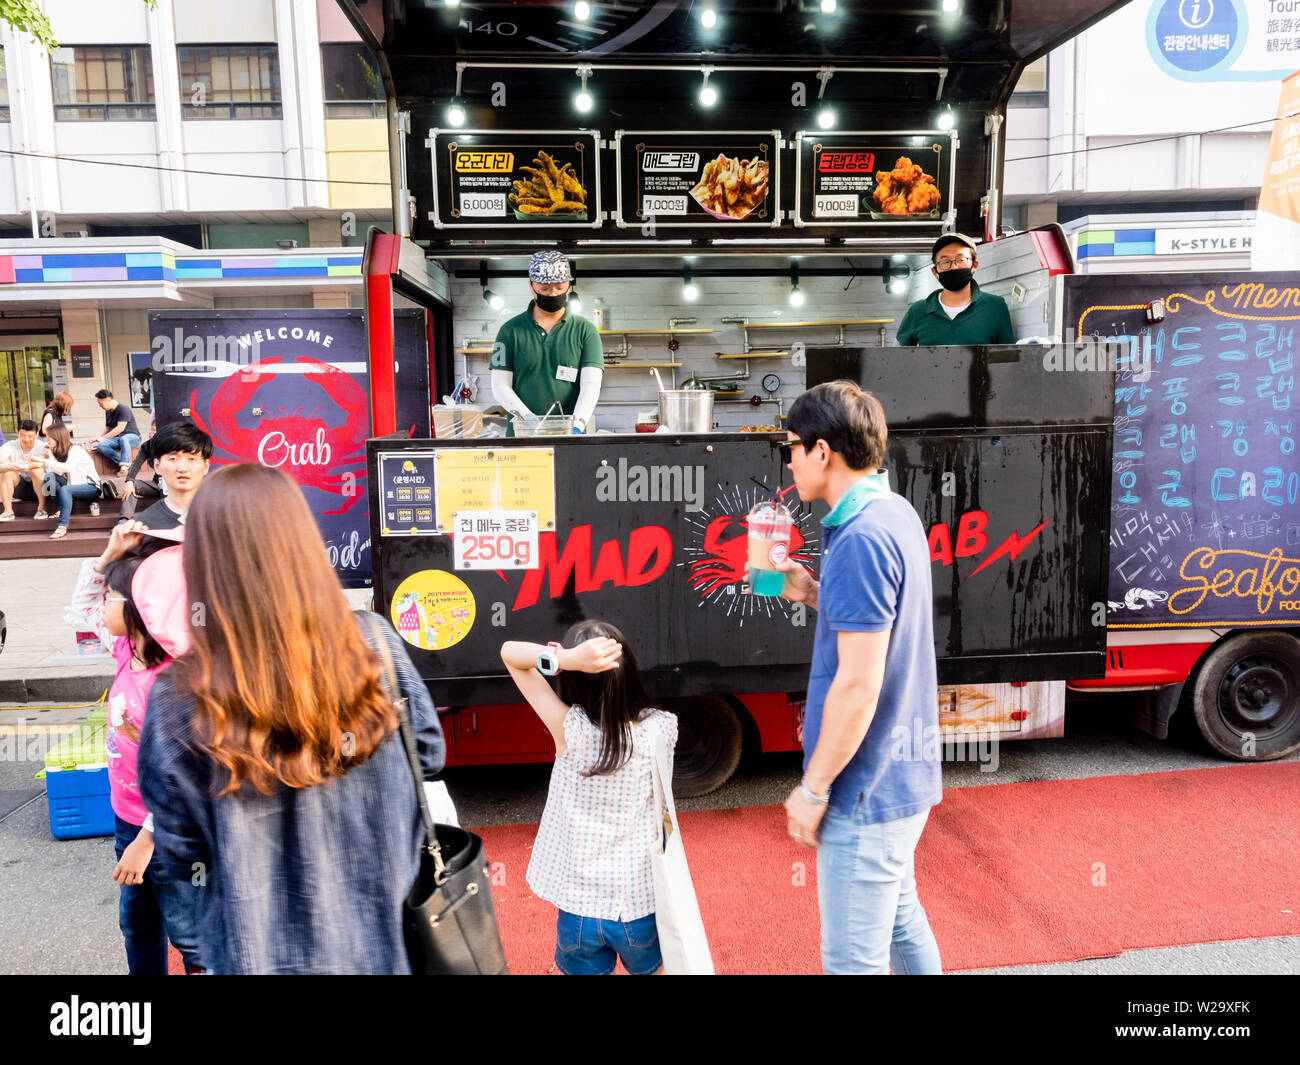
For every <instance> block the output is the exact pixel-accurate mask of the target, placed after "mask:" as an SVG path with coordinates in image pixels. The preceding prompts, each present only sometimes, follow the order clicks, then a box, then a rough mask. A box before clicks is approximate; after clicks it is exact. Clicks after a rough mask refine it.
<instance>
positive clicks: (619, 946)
mask: <svg viewBox="0 0 1300 1065" xmlns="http://www.w3.org/2000/svg"><path fill="white" fill-rule="evenodd" d="M501 660H502V661H503V662H504V663H505V665H506V669H508V670H509V672H510V676H511V678H512V679H513V680H514V682H515V684H516V686H517V687H518V688H519V691H520V693H521V694H522V695H523V697H524V698H525V699H527V700H528V703H529V705H530V706H532V708H533V709H534V710H535V711H536V712H537V716H538V717H540V718H541V719H542V723H543V724H544V725H546V727H547V729H548V730H549V731H550V733H551V736H552V737H553V738H554V740H555V768H554V769H553V770H552V771H551V786H550V790H549V792H548V794H547V797H546V810H545V812H544V813H543V814H542V823H541V827H540V829H539V830H538V833H537V841H536V843H535V845H534V847H533V856H532V859H531V860H530V861H529V863H528V873H527V880H528V886H529V887H531V888H532V889H533V892H534V893H535V894H536V895H538V896H539V897H540V898H543V899H545V900H546V901H547V902H551V903H554V904H555V906H556V907H558V908H559V911H560V913H559V919H558V921H557V923H556V946H555V964H556V966H557V967H558V968H559V970H560V971H561V972H562V973H565V974H566V975H569V976H608V975H609V974H610V973H612V972H613V971H614V968H615V965H616V964H617V962H618V961H619V959H622V962H623V967H624V968H625V969H626V970H627V971H628V972H629V973H631V974H632V975H634V976H646V975H651V974H656V975H657V974H659V973H662V972H663V958H662V956H661V955H660V952H659V935H658V932H657V930H656V928H655V914H654V910H655V898H654V874H653V872H652V869H651V863H650V854H651V850H652V849H653V848H654V847H655V846H656V845H657V844H658V842H659V839H660V832H661V824H660V821H659V817H658V815H657V812H656V810H655V799H654V784H653V782H652V777H651V766H652V764H653V759H654V750H655V741H656V739H658V740H659V741H661V742H662V743H663V745H664V748H665V750H666V752H667V757H668V772H669V774H670V775H671V773H672V756H673V747H674V746H675V745H676V743H677V718H676V717H675V716H674V715H672V714H670V713H667V712H666V711H663V710H657V709H655V708H654V706H653V704H652V703H651V702H650V700H649V698H648V697H647V696H646V693H645V690H644V688H642V686H641V678H640V676H639V674H638V673H637V667H636V658H635V657H634V656H633V654H632V649H631V648H630V647H629V646H628V644H627V640H625V639H624V638H623V634H622V633H621V632H619V630H618V629H617V628H615V627H614V626H613V625H609V624H606V623H605V622H602V621H582V622H579V623H578V624H576V625H574V626H573V627H572V628H570V629H569V631H568V632H566V633H565V634H564V639H563V641H562V643H551V644H547V645H545V646H543V645H540V644H533V643H523V642H520V641H513V640H512V641H509V642H507V643H505V644H503V645H502V647H501ZM557 674H558V676H559V695H558V696H557V695H556V693H555V692H554V691H552V690H551V686H550V683H549V682H548V681H547V680H546V677H547V676H555V675H557Z"/></svg>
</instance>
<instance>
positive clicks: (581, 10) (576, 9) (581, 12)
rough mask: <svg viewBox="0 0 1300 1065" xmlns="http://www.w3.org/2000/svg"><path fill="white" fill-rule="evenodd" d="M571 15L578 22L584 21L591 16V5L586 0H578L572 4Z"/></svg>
mask: <svg viewBox="0 0 1300 1065" xmlns="http://www.w3.org/2000/svg"><path fill="white" fill-rule="evenodd" d="M573 17H574V18H576V19H577V20H578V21H579V22H586V21H587V19H589V18H591V5H590V4H589V3H587V0H578V2H577V3H576V4H574V5H573Z"/></svg>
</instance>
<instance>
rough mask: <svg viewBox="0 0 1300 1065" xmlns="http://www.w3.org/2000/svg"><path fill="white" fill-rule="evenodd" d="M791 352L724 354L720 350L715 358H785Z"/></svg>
mask: <svg viewBox="0 0 1300 1065" xmlns="http://www.w3.org/2000/svg"><path fill="white" fill-rule="evenodd" d="M789 354H790V353H789V352H788V351H751V352H748V353H746V352H743V351H742V352H741V353H740V354H739V355H724V354H723V353H722V352H720V351H719V352H718V353H717V355H716V356H715V358H719V359H784V358H785V357H786V356H787V355H789Z"/></svg>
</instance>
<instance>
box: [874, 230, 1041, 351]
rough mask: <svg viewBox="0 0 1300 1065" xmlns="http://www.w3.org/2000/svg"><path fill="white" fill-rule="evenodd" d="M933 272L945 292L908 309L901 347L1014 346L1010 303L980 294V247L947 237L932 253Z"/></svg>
mask: <svg viewBox="0 0 1300 1065" xmlns="http://www.w3.org/2000/svg"><path fill="white" fill-rule="evenodd" d="M930 260H931V262H932V263H933V264H934V265H933V267H932V268H931V270H930V272H931V273H932V274H934V276H935V277H936V278H938V281H939V284H940V285H942V286H943V288H941V289H939V291H937V292H932V293H930V295H928V296H926V297H925V299H923V300H917V301H916V302H915V303H913V304H912V306H910V307H908V308H907V313H906V314H905V315H903V322H902V324H901V325H900V326H899V327H898V342H899V343H900V344H902V345H904V346H906V347H914V346H920V347H929V346H931V345H939V344H959V345H969V344H1014V343H1015V342H1016V335H1015V333H1014V332H1012V329H1011V312H1010V311H1009V310H1007V304H1006V300H1004V299H1003V298H1002V297H1001V296H992V295H990V294H989V293H987V292H983V291H981V290H980V287H979V285H977V284H976V283H975V280H974V274H975V270H976V268H977V267H978V266H979V259H978V258H977V256H976V251H975V242H974V241H973V240H971V239H970V237H964V236H962V235H961V234H960V233H948V234H946V235H945V236H942V237H940V238H939V239H938V240H936V241H935V242H934V247H932V248H931V249H930Z"/></svg>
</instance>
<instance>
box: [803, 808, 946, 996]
mask: <svg viewBox="0 0 1300 1065" xmlns="http://www.w3.org/2000/svg"><path fill="white" fill-rule="evenodd" d="M861 807H862V800H861V799H859V800H858V805H857V807H855V808H854V811H853V813H851V814H841V813H837V812H836V811H834V810H828V811H827V812H826V816H825V817H824V818H823V819H822V823H821V828H820V831H819V832H818V837H817V838H818V846H817V900H818V902H819V904H820V906H821V918H822V970H823V971H824V972H826V973H827V974H849V973H853V974H862V975H867V974H879V975H887V974H888V973H889V969H890V966H891V964H892V966H893V969H894V972H895V973H899V974H905V975H933V974H937V973H940V972H942V971H943V968H942V965H941V964H940V961H939V945H938V943H936V942H935V939H934V933H933V932H931V931H930V922H929V921H928V920H927V919H926V916H925V910H924V909H922V907H921V903H920V900H919V899H918V898H917V897H916V877H915V872H914V866H913V855H914V854H915V852H916V844H917V842H918V841H919V840H920V839H921V832H922V830H923V829H924V828H925V822H926V819H927V818H928V817H929V816H930V811H929V810H922V811H921V812H920V813H919V814H913V815H912V816H911V817H901V818H899V819H898V820H895V821H883V822H879V821H878V822H876V823H875V824H867V823H865V822H864V821H863V820H862V817H863V814H862V809H861Z"/></svg>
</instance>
